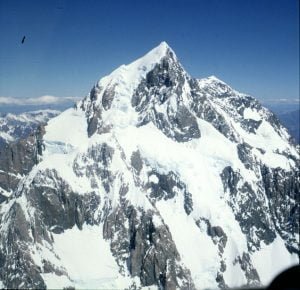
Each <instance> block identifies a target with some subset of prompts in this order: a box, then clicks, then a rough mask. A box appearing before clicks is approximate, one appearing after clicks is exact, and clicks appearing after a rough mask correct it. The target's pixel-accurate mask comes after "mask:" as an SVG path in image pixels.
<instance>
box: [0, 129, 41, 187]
mask: <svg viewBox="0 0 300 290" xmlns="http://www.w3.org/2000/svg"><path fill="white" fill-rule="evenodd" d="M44 134H45V130H44V127H43V126H40V127H38V128H37V130H36V132H34V133H33V134H32V135H30V136H29V137H27V138H26V139H20V140H18V141H17V142H14V143H10V144H7V145H6V146H4V147H2V148H0V187H2V188H3V189H4V190H6V191H13V190H15V189H16V187H17V185H18V183H19V181H20V179H21V178H22V176H23V175H25V174H27V173H29V172H30V170H31V169H32V167H33V166H34V165H35V164H37V163H38V162H39V156H40V155H41V154H42V150H43V141H42V138H43V135H44Z"/></svg>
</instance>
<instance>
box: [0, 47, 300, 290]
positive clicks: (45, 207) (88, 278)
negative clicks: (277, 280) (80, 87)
mask: <svg viewBox="0 0 300 290" xmlns="http://www.w3.org/2000/svg"><path fill="white" fill-rule="evenodd" d="M30 138H32V139H30V140H31V141H32V142H31V143H28V142H29V141H28V142H27V143H26V144H30V146H29V145H28V146H27V147H26V146H25V145H24V144H23V143H22V142H24V141H20V142H19V143H15V144H14V145H12V146H15V147H10V149H7V150H8V151H6V152H8V153H5V154H4V155H2V157H1V158H3V160H5V162H4V163H3V164H6V165H5V168H10V172H13V173H14V174H15V175H18V174H19V175H18V176H19V179H18V180H14V181H13V182H12V181H8V179H5V180H4V181H3V182H2V184H4V185H1V187H2V186H7V188H8V189H9V190H12V192H13V193H12V195H11V196H9V197H5V198H2V202H1V203H0V220H1V223H0V233H1V236H0V265H1V268H0V269H1V270H0V286H1V285H3V287H7V288H46V287H47V288H63V287H70V286H72V287H77V288H121V289H202V288H217V287H220V288H224V287H236V286H242V285H248V286H258V285H261V284H265V283H268V281H270V279H271V278H272V277H273V276H274V275H275V274H277V272H276V271H280V270H281V269H283V268H284V267H287V266H289V265H291V264H293V263H297V262H298V261H299V260H298V255H299V236H298V232H299V178H298V175H299V169H298V168H299V155H298V152H297V150H296V148H295V147H294V146H293V144H292V143H290V136H289V135H288V133H287V131H286V130H285V128H283V127H282V126H281V124H280V123H279V122H278V120H277V118H276V117H275V116H274V115H273V114H272V113H271V112H269V111H268V110H266V109H265V108H263V107H262V106H261V105H260V104H259V102H258V101H257V100H255V99H254V98H253V97H250V96H247V95H244V94H241V93H239V92H237V91H235V90H233V89H232V88H231V87H229V86H228V85H227V84H225V83H224V82H222V81H220V80H218V79H217V78H216V77H209V78H206V79H201V80H197V79H193V78H192V77H190V76H189V75H188V74H187V73H186V72H185V70H184V69H183V67H182V66H181V64H180V63H179V62H178V59H177V57H176V55H175V53H174V52H173V51H172V49H171V48H170V47H168V45H167V44H166V43H162V44H161V45H159V46H158V47H157V48H155V49H153V50H152V51H150V52H149V53H148V54H147V55H145V56H144V57H142V58H140V59H138V60H137V61H135V62H133V63H131V64H129V65H123V66H121V67H120V68H118V69H117V70H115V71H114V72H112V73H111V74H110V75H108V76H106V77H104V78H102V79H101V80H100V81H99V82H98V83H97V84H95V86H94V87H93V89H92V90H91V92H90V94H89V95H87V96H86V97H85V98H84V99H83V100H82V101H81V102H79V103H78V104H77V105H76V107H75V108H72V109H69V110H67V111H65V112H63V113H62V114H60V115H59V116H58V117H56V118H54V119H52V120H50V121H49V123H48V125H47V126H46V127H45V132H44V131H43V132H42V134H40V135H39V137H36V136H35V137H34V136H32V137H30ZM18 146H19V147H18ZM14 148H18V149H14ZM20 148H21V149H20ZM22 148H27V149H26V150H27V151H26V150H25V149H22ZM13 150H17V152H21V153H22V154H20V156H19V157H18V158H17V159H15V158H11V157H10V156H11V153H9V152H15V151H13ZM22 150H23V151H22ZM9 154H10V155H9ZM37 161H39V162H37ZM20 164H22V166H21V165H20ZM2 170H3V171H4V169H2ZM1 174H3V176H5V178H8V175H5V174H4V173H1ZM1 176H2V175H1ZM9 176H11V175H9ZM9 182H11V183H9ZM0 201H1V196H0ZM279 256H280V259H278V260H280V262H278V263H279V265H278V267H277V268H276V269H273V268H272V267H271V266H270V265H269V266H268V263H269V264H271V261H273V260H274V259H277V258H278V257H279ZM262 261H263V262H264V263H263V262H262ZM266 262H268V263H266ZM262 263H263V264H264V265H263V267H262ZM265 264H266V265H265Z"/></svg>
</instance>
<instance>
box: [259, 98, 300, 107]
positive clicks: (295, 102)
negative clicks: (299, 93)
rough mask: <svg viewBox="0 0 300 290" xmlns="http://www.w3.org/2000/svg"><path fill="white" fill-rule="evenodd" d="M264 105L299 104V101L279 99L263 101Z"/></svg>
mask: <svg viewBox="0 0 300 290" xmlns="http://www.w3.org/2000/svg"><path fill="white" fill-rule="evenodd" d="M261 102H262V103H263V104H291V105H292V104H299V103H300V100H299V99H292V98H290V99H285V98H281V99H280V98H278V99H263V100H261Z"/></svg>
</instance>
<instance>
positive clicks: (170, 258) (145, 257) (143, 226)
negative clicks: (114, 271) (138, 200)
mask: <svg viewBox="0 0 300 290" xmlns="http://www.w3.org/2000/svg"><path fill="white" fill-rule="evenodd" d="M154 214H157V213H154V212H151V211H147V212H144V211H143V210H138V209H135V208H134V207H132V206H129V205H128V203H125V204H124V207H119V208H117V209H116V210H114V211H113V212H112V213H110V214H109V215H108V216H107V218H106V219H105V222H104V229H103V234H104V237H105V238H106V239H108V240H110V242H111V251H112V253H113V255H114V256H115V258H116V259H117V262H118V264H119V266H120V268H121V271H124V265H127V267H128V270H129V272H130V274H131V276H132V277H135V276H137V277H139V278H140V281H141V284H142V286H150V285H157V286H158V287H159V288H160V289H175V288H176V287H178V286H179V284H178V281H179V280H180V281H181V283H182V286H181V289H194V286H193V284H189V283H190V282H189V281H190V280H191V279H190V273H189V271H188V270H187V269H184V268H182V266H181V265H180V256H179V253H178V252H177V249H176V246H175V244H174V242H173V240H172V237H171V234H170V232H169V230H168V228H167V227H166V226H165V225H164V224H163V223H162V224H161V225H160V226H155V225H154V223H153V220H152V216H153V215H154ZM126 225H129V227H127V226H126ZM115 236H117V237H118V238H117V239H116V238H115Z"/></svg>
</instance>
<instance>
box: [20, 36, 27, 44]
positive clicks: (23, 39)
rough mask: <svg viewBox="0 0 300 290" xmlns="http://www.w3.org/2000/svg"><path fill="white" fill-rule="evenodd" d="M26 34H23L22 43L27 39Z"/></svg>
mask: <svg viewBox="0 0 300 290" xmlns="http://www.w3.org/2000/svg"><path fill="white" fill-rule="evenodd" d="M25 38H26V36H23V38H22V41H21V43H22V44H23V43H24V41H25Z"/></svg>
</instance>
